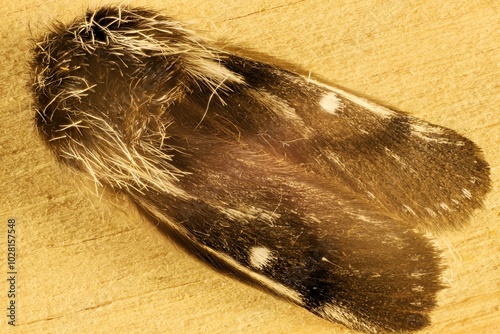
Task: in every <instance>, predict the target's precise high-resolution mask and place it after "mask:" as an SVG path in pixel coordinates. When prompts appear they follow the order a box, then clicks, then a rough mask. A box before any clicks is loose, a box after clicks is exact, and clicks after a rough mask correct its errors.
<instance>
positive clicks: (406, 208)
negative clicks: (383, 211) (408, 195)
mask: <svg viewBox="0 0 500 334" xmlns="http://www.w3.org/2000/svg"><path fill="white" fill-rule="evenodd" d="M403 211H404V212H409V213H411V214H412V215H414V216H416V215H417V214H416V213H415V211H413V209H412V208H410V207H409V206H408V205H406V204H403Z"/></svg>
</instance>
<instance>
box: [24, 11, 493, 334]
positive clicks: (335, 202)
mask: <svg viewBox="0 0 500 334" xmlns="http://www.w3.org/2000/svg"><path fill="white" fill-rule="evenodd" d="M239 53H240V52H236V51H226V50H224V49H223V48H220V47H218V46H217V45H216V43H212V44H211V43H209V42H207V41H206V40H205V39H203V38H201V37H199V36H198V35H197V34H196V33H194V32H192V31H191V30H189V29H188V28H187V27H186V25H184V24H182V23H180V22H177V21H175V20H173V19H171V18H170V17H168V16H165V15H163V14H161V13H159V12H156V11H154V10H150V9H145V8H138V7H126V6H120V7H115V6H105V7H101V8H98V9H96V10H89V11H88V12H87V13H86V14H85V15H84V17H83V18H80V19H77V20H75V21H74V22H72V23H70V24H66V25H65V24H61V23H57V24H55V25H54V27H53V28H52V31H51V32H49V33H47V34H46V35H45V36H43V38H40V39H39V40H38V42H37V43H36V45H35V46H34V56H33V61H32V73H33V83H32V91H33V95H34V100H35V106H36V116H35V122H36V127H37V128H38V130H39V133H40V135H41V137H42V138H43V140H44V141H45V142H46V144H47V145H48V147H49V148H50V149H51V150H52V151H53V153H54V154H55V156H56V157H57V159H58V160H59V161H60V162H62V163H63V164H65V165H68V166H70V167H72V168H73V169H74V170H76V171H79V172H81V173H82V175H85V176H87V177H89V178H90V179H92V180H93V181H94V182H95V183H96V185H97V186H99V187H106V188H109V187H111V188H113V189H115V190H117V191H119V192H123V193H124V194H127V195H128V196H130V198H131V199H132V200H133V201H134V202H135V203H136V204H137V206H138V207H139V208H140V209H141V211H142V212H144V213H145V214H146V215H147V216H149V217H150V218H151V219H152V220H153V221H155V222H159V223H160V225H161V226H163V227H164V228H166V229H168V230H169V231H170V233H172V234H173V235H175V236H176V237H178V238H179V239H180V240H182V242H183V243H184V244H186V245H187V246H188V247H189V248H190V249H191V250H192V251H193V252H194V253H195V254H196V255H198V256H199V257H201V258H202V259H204V260H206V261H207V262H209V263H210V264H211V265H213V266H215V267H223V268H226V269H229V270H230V271H231V272H232V273H233V274H235V275H237V276H238V277H240V278H242V279H243V280H245V281H248V282H252V283H255V284H257V285H258V286H260V287H262V288H264V289H266V290H269V291H270V292H272V293H274V294H276V295H279V296H281V297H284V298H286V299H288V300H290V301H291V302H293V303H295V304H297V305H300V306H302V307H304V308H306V309H307V310H309V311H311V312H312V313H314V314H316V315H318V316H320V317H323V318H325V319H327V320H330V321H334V322H339V323H342V324H344V325H346V326H347V327H350V328H352V329H356V330H359V331H364V332H371V333H378V332H384V331H388V332H392V331H413V330H418V329H421V328H423V327H425V326H426V325H428V324H429V322H430V316H429V313H430V311H431V310H432V309H433V308H434V307H435V305H436V293H438V292H439V291H440V290H441V289H442V288H443V283H442V282H441V278H440V275H441V272H442V264H441V262H440V253H439V250H437V249H436V248H435V247H434V246H433V245H432V240H430V239H429V238H428V237H426V236H425V235H424V234H423V233H422V232H420V231H425V230H426V229H427V230H429V229H430V230H439V229H442V228H453V227H456V226H460V225H462V224H463V223H464V222H465V221H466V220H467V218H468V217H469V216H470V214H471V213H472V212H473V211H474V210H475V209H477V208H479V207H481V205H482V200H483V198H484V196H485V194H486V193H487V192H488V190H489V188H490V178H489V167H488V164H487V163H486V162H485V160H484V159H483V156H482V153H481V151H480V149H479V148H478V147H477V146H476V145H475V144H474V143H473V142H471V141H470V140H468V139H467V138H464V137H463V136H461V135H459V134H457V133H456V132H455V131H453V130H450V129H447V128H445V127H442V126H438V125H434V124H430V123H427V122H425V121H423V120H420V119H418V118H415V117H412V116H410V115H407V114H405V113H402V112H399V111H395V110H392V109H389V108H385V107H383V106H380V105H377V104H373V103H371V102H369V101H367V100H365V99H363V98H361V97H358V96H355V95H353V94H351V93H349V92H347V91H345V90H342V89H339V88H335V87H331V86H328V85H325V84H322V83H319V82H315V81H313V80H310V79H309V78H307V77H304V76H301V75H299V74H296V73H294V72H291V71H288V70H285V69H283V68H280V67H278V66H275V65H272V64H269V63H266V62H262V61H258V60H253V59H251V58H248V57H245V56H242V55H240V54H239Z"/></svg>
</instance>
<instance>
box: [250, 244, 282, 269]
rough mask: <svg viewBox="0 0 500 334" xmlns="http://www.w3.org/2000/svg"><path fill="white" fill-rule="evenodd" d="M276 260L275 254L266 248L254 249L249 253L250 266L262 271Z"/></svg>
mask: <svg viewBox="0 0 500 334" xmlns="http://www.w3.org/2000/svg"><path fill="white" fill-rule="evenodd" d="M275 258H276V256H274V254H273V252H272V251H271V250H270V249H269V248H266V247H252V248H251V249H250V252H249V261H250V265H251V266H252V267H254V268H255V269H262V268H264V267H265V266H267V265H269V264H270V263H271V261H273V260H274V259H275Z"/></svg>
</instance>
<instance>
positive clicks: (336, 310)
mask: <svg viewBox="0 0 500 334" xmlns="http://www.w3.org/2000/svg"><path fill="white" fill-rule="evenodd" d="M314 312H315V313H317V314H318V315H320V316H321V317H323V318H325V319H329V320H330V321H336V322H340V323H341V324H344V325H346V326H347V327H349V328H352V327H353V325H355V328H356V329H359V330H363V331H365V332H370V333H377V328H375V327H374V326H373V325H372V324H370V323H368V322H364V321H363V318H359V317H357V316H355V315H354V314H352V312H350V311H349V310H348V309H347V308H345V307H342V306H340V305H335V304H333V303H326V304H325V305H324V306H321V307H318V308H317V309H315V310H314Z"/></svg>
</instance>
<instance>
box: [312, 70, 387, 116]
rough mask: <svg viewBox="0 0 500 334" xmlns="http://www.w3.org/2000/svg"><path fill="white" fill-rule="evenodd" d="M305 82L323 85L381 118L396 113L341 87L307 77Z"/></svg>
mask: <svg viewBox="0 0 500 334" xmlns="http://www.w3.org/2000/svg"><path fill="white" fill-rule="evenodd" d="M306 80H307V82H308V83H312V84H314V85H316V86H319V87H323V88H326V89H328V90H329V91H331V92H334V93H336V94H337V95H339V96H341V97H343V98H345V99H347V100H349V101H351V102H354V103H356V104H357V105H359V106H360V107H362V108H364V109H366V110H369V111H371V112H373V113H374V114H376V115H378V116H380V117H382V118H390V117H392V116H393V115H396V112H395V111H394V110H391V109H388V108H386V107H382V106H380V105H378V104H375V103H372V102H370V101H367V100H365V99H363V98H360V97H359V96H356V95H353V94H350V93H348V92H346V91H344V90H342V89H339V88H336V87H331V86H328V85H325V84H323V83H321V82H318V81H315V80H311V79H307V78H306Z"/></svg>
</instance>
